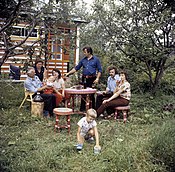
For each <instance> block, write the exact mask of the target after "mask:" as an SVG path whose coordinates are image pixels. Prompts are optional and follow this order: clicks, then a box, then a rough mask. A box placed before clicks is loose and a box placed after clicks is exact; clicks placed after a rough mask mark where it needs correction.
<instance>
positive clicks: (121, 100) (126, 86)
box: [97, 71, 131, 117]
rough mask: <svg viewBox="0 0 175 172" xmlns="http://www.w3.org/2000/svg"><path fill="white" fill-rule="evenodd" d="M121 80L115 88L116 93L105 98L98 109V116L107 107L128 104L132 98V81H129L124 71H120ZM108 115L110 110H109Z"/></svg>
mask: <svg viewBox="0 0 175 172" xmlns="http://www.w3.org/2000/svg"><path fill="white" fill-rule="evenodd" d="M120 78H121V81H120V83H119V84H118V86H117V87H116V89H115V93H114V94H113V95H112V96H111V97H110V98H108V99H106V100H103V103H102V105H101V106H100V107H99V108H98V109H97V115H98V117H99V116H100V115H101V114H102V115H103V113H104V111H105V110H107V109H111V108H114V107H117V106H127V105H128V104H129V101H130V98H131V90H130V83H129V82H128V81H127V76H126V73H125V72H124V71H121V72H120ZM107 113H108V115H111V114H109V111H107Z"/></svg>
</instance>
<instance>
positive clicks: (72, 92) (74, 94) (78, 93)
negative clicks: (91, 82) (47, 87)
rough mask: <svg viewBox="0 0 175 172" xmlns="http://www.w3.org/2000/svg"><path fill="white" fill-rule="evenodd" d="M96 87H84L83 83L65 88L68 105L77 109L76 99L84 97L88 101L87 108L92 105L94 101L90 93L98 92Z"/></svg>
mask: <svg viewBox="0 0 175 172" xmlns="http://www.w3.org/2000/svg"><path fill="white" fill-rule="evenodd" d="M96 91H97V90H96V89H93V88H85V89H84V88H83V86H82V85H77V86H73V87H70V88H66V89H65V95H66V97H67V98H66V106H67V107H70V106H71V108H72V109H73V111H75V100H76V99H78V98H82V99H84V100H85V102H86V110H88V109H89V108H91V107H92V102H91V99H90V95H92V94H95V93H96ZM77 113H80V114H81V113H82V112H80V111H77Z"/></svg>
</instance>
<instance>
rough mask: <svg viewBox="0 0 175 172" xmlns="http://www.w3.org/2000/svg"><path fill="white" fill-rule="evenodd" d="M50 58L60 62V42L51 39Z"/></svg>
mask: <svg viewBox="0 0 175 172" xmlns="http://www.w3.org/2000/svg"><path fill="white" fill-rule="evenodd" d="M51 58H52V60H62V40H61V39H55V38H54V37H52V41H51Z"/></svg>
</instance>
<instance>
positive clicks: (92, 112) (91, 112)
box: [86, 109, 97, 122]
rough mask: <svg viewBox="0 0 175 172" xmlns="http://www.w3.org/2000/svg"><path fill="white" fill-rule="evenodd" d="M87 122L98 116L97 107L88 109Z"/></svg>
mask: <svg viewBox="0 0 175 172" xmlns="http://www.w3.org/2000/svg"><path fill="white" fill-rule="evenodd" d="M86 117H87V122H92V121H93V120H94V119H95V118H96V117H97V112H96V110H95V109H88V110H87V114H86Z"/></svg>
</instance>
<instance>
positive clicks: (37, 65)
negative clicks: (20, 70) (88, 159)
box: [35, 59, 43, 69]
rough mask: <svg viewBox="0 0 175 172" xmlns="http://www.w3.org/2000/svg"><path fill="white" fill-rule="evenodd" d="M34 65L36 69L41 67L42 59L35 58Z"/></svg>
mask: <svg viewBox="0 0 175 172" xmlns="http://www.w3.org/2000/svg"><path fill="white" fill-rule="evenodd" d="M35 66H36V68H37V69H41V67H42V66H43V61H42V59H37V60H36V61H35Z"/></svg>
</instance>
